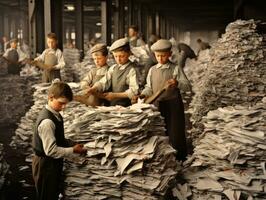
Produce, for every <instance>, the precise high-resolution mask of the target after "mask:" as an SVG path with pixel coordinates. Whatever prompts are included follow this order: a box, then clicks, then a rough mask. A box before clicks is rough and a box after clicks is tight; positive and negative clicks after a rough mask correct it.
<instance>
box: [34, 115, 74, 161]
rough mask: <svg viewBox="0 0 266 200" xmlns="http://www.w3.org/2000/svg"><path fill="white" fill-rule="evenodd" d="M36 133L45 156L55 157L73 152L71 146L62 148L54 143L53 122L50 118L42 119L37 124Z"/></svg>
mask: <svg viewBox="0 0 266 200" xmlns="http://www.w3.org/2000/svg"><path fill="white" fill-rule="evenodd" d="M38 133H39V136H40V138H41V140H42V144H43V149H44V152H45V154H46V155H47V156H50V157H52V158H55V159H57V158H63V157H65V156H68V155H71V154H73V147H68V148H64V147H59V146H57V145H56V139H55V136H54V133H55V124H54V123H53V121H52V120H50V119H44V120H43V121H42V122H41V123H40V125H39V126H38Z"/></svg>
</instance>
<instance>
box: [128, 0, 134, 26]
mask: <svg viewBox="0 0 266 200" xmlns="http://www.w3.org/2000/svg"><path fill="white" fill-rule="evenodd" d="M133 9H134V8H133V1H132V0H128V26H130V25H132V24H133Z"/></svg>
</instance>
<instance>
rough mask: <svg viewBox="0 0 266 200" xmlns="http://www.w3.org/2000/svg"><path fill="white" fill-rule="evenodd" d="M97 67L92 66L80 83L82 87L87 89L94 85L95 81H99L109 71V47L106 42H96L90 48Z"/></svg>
mask: <svg viewBox="0 0 266 200" xmlns="http://www.w3.org/2000/svg"><path fill="white" fill-rule="evenodd" d="M90 53H91V55H92V59H93V61H94V63H95V67H92V68H91V69H90V71H89V72H88V74H87V75H86V76H85V77H84V79H83V80H82V81H81V83H80V87H81V88H82V89H83V90H85V89H87V88H88V87H92V86H93V85H94V83H96V82H97V81H99V80H100V79H101V78H102V77H104V75H105V74H106V73H107V71H108V68H109V66H108V65H107V63H106V62H107V56H108V49H107V46H106V45H105V44H96V45H94V46H93V47H92V49H91V50H90Z"/></svg>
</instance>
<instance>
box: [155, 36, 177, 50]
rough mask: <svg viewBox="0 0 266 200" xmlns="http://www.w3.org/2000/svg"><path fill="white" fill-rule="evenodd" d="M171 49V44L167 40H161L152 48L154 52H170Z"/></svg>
mask: <svg viewBox="0 0 266 200" xmlns="http://www.w3.org/2000/svg"><path fill="white" fill-rule="evenodd" d="M171 48H172V44H171V42H170V41H169V40H165V39H160V40H158V41H157V42H155V43H154V44H153V45H152V46H151V50H152V51H168V50H170V49H171Z"/></svg>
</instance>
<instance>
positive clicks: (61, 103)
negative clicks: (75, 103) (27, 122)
mask: <svg viewBox="0 0 266 200" xmlns="http://www.w3.org/2000/svg"><path fill="white" fill-rule="evenodd" d="M68 102H69V101H68V99H67V98H65V97H59V98H55V97H53V96H50V97H48V105H49V106H50V107H51V108H52V109H53V110H55V111H57V112H59V111H62V110H64V109H65V107H66V104H67V103H68Z"/></svg>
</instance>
